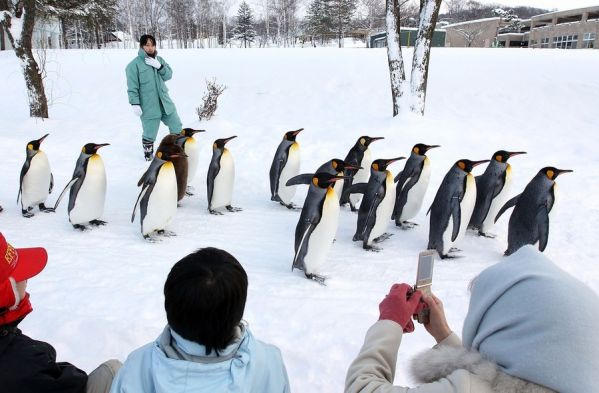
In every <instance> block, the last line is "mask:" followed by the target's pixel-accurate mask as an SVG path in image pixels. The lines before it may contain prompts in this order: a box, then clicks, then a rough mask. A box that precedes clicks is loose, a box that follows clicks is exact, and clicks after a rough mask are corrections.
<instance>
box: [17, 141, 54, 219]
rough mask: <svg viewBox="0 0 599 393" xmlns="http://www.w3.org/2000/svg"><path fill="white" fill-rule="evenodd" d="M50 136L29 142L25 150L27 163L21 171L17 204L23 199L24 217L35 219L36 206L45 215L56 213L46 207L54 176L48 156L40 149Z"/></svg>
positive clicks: (22, 212)
mask: <svg viewBox="0 0 599 393" xmlns="http://www.w3.org/2000/svg"><path fill="white" fill-rule="evenodd" d="M48 135H50V134H46V135H44V136H43V137H41V138H40V139H37V140H33V141H31V142H29V143H28V144H27V147H26V148H25V153H26V156H25V163H24V164H23V168H22V169H21V178H20V182H19V183H20V185H19V194H18V195H17V203H19V197H20V198H21V214H23V217H27V218H30V217H33V213H32V212H31V210H33V207H34V206H38V207H39V209H40V211H42V212H45V213H50V212H53V211H54V209H52V208H50V207H46V205H45V203H46V199H47V198H48V195H50V193H52V188H54V176H52V171H51V170H50V162H49V161H48V156H47V155H46V153H44V152H43V151H42V150H41V149H40V145H41V143H42V142H43V141H44V139H46V137H47V136H48Z"/></svg>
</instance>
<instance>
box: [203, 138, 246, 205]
mask: <svg viewBox="0 0 599 393" xmlns="http://www.w3.org/2000/svg"><path fill="white" fill-rule="evenodd" d="M233 138H237V136H232V137H229V138H224V139H217V140H215V141H214V144H213V145H212V161H210V167H209V168H208V177H207V179H206V182H207V192H208V211H209V212H210V214H222V213H221V212H219V211H216V209H218V208H221V207H223V206H224V207H225V208H226V209H227V210H228V211H230V212H238V211H241V208H239V207H233V206H231V199H232V197H233V183H234V182H235V163H234V162H233V156H232V155H231V152H229V150H228V149H227V148H226V147H225V145H226V144H227V142H229V141H230V140H231V139H233Z"/></svg>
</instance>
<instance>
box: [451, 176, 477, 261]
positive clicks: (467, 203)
mask: <svg viewBox="0 0 599 393" xmlns="http://www.w3.org/2000/svg"><path fill="white" fill-rule="evenodd" d="M475 203H476V182H475V181H474V176H473V175H472V174H470V173H469V174H468V176H467V177H466V190H465V192H464V198H462V202H461V203H460V230H459V232H458V236H457V237H456V239H455V241H453V242H452V241H451V234H452V232H453V218H452V217H451V216H450V217H449V221H448V225H447V229H446V230H445V232H444V233H443V254H445V255H447V253H448V252H449V249H450V248H451V247H453V245H454V244H455V243H457V242H459V241H460V239H461V238H462V237H463V236H464V234H465V233H466V229H467V228H468V223H469V222H470V217H472V212H473V211H474V204H475Z"/></svg>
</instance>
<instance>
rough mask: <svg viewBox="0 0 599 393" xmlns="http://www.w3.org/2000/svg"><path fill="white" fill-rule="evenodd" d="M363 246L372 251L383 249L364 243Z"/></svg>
mask: <svg viewBox="0 0 599 393" xmlns="http://www.w3.org/2000/svg"><path fill="white" fill-rule="evenodd" d="M362 248H364V249H365V250H366V251H372V252H380V251H381V250H382V248H380V247H375V246H370V245H368V244H364V246H362Z"/></svg>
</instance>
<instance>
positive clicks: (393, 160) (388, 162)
mask: <svg viewBox="0 0 599 393" xmlns="http://www.w3.org/2000/svg"><path fill="white" fill-rule="evenodd" d="M405 159H406V158H405V157H397V158H391V159H389V160H387V166H389V165H391V164H393V163H394V162H396V161H399V160H405Z"/></svg>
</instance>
